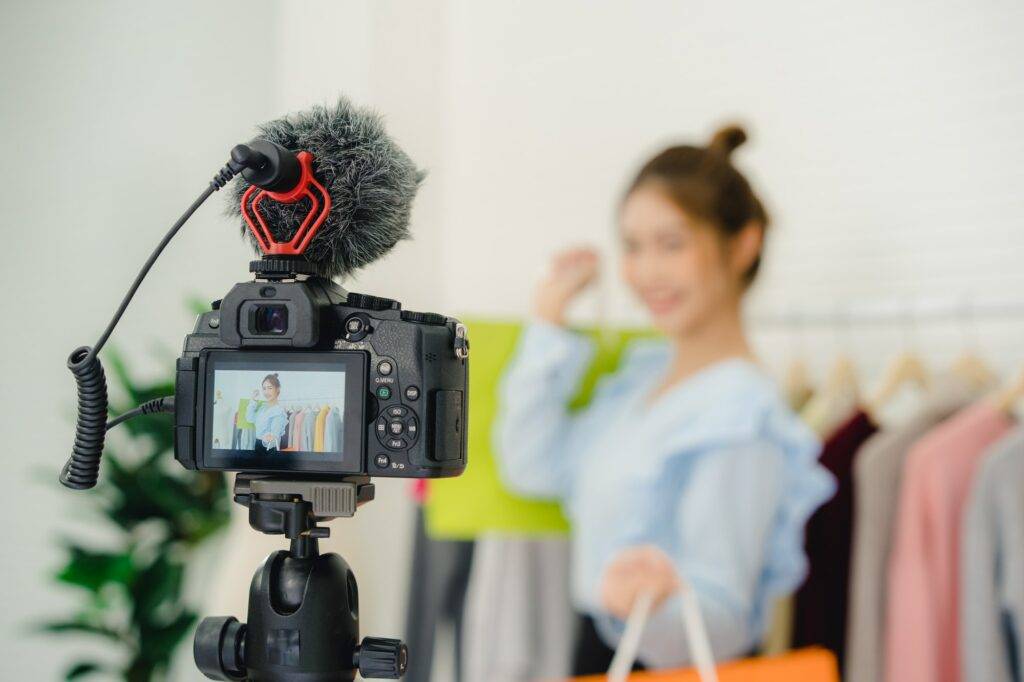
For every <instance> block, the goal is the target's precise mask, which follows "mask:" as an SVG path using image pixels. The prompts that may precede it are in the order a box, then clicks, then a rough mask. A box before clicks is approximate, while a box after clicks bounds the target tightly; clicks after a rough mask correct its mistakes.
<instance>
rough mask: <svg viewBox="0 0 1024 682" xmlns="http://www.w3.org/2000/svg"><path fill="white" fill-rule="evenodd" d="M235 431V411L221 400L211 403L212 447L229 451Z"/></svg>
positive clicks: (226, 402)
mask: <svg viewBox="0 0 1024 682" xmlns="http://www.w3.org/2000/svg"><path fill="white" fill-rule="evenodd" d="M234 431H235V410H234V409H233V406H232V405H229V404H228V401H226V400H224V399H223V398H221V399H220V400H215V401H214V403H213V447H215V448H224V449H225V450H226V449H229V448H230V447H231V437H232V436H233V435H234Z"/></svg>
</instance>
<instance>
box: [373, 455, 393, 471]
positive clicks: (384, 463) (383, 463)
mask: <svg viewBox="0 0 1024 682" xmlns="http://www.w3.org/2000/svg"><path fill="white" fill-rule="evenodd" d="M373 463H374V464H376V465H377V468H378V469H387V468H388V465H389V464H391V458H390V457H388V456H387V455H385V454H384V453H383V452H382V453H381V454H379V455H377V457H376V458H375V459H374V460H373Z"/></svg>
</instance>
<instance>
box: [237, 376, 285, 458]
mask: <svg viewBox="0 0 1024 682" xmlns="http://www.w3.org/2000/svg"><path fill="white" fill-rule="evenodd" d="M261 388H262V393H263V398H264V401H263V402H260V401H259V397H260V391H253V392H252V400H250V401H249V405H248V407H246V410H245V418H246V419H248V420H249V421H251V422H252V423H253V424H255V425H256V444H255V446H254V449H255V450H256V452H257V453H259V454H265V453H267V452H276V451H278V450H279V449H280V447H281V437H282V436H283V435H284V430H285V427H286V426H287V424H288V414H287V413H286V412H285V410H284V408H283V407H281V405H279V404H278V402H277V401H278V398H279V397H280V395H281V380H280V379H278V378H277V374H268V375H267V376H265V377H263V382H262V384H261Z"/></svg>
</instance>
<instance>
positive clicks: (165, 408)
mask: <svg viewBox="0 0 1024 682" xmlns="http://www.w3.org/2000/svg"><path fill="white" fill-rule="evenodd" d="M247 152H249V149H248V148H247V147H245V145H239V146H237V147H235V149H233V150H232V154H231V156H232V160H231V161H229V162H228V163H227V164H226V165H225V166H224V167H223V168H222V169H220V170H219V171H218V172H217V174H216V175H215V176H214V178H213V180H211V181H210V184H209V185H208V186H207V187H206V189H205V190H203V193H202V194H200V195H199V197H198V198H197V199H196V200H195V201H193V202H192V205H191V206H189V207H188V209H187V210H186V211H185V212H184V213H183V214H182V215H181V217H180V218H178V220H177V222H175V223H174V225H172V226H171V229H169V230H168V231H167V234H165V235H164V238H163V239H161V240H160V243H159V244H157V246H156V248H155V249H154V250H153V253H151V254H150V256H149V258H148V259H147V260H146V262H145V263H144V264H143V266H142V269H141V270H139V274H138V275H136V276H135V281H134V282H132V285H131V287H129V288H128V293H126V294H125V296H124V298H123V299H122V300H121V305H120V306H119V307H118V308H117V311H116V312H115V313H114V316H113V318H111V320H110V324H108V325H107V328H106V329H105V330H104V331H103V334H101V335H100V338H99V340H98V341H96V343H95V344H93V345H92V346H80V347H78V348H76V349H75V350H73V351H71V355H69V356H68V369H70V370H71V374H72V375H74V377H75V383H76V384H77V385H78V418H77V420H76V423H75V444H74V446H73V447H72V450H71V457H70V458H69V459H68V461H67V463H66V464H65V465H64V468H63V469H62V470H61V472H60V482H61V483H63V484H64V485H65V486H67V487H68V488H74V489H76V490H86V489H88V488H92V487H93V486H95V485H96V481H97V479H98V478H99V470H100V458H101V457H102V455H103V443H104V440H105V439H106V434H107V431H108V430H109V429H111V428H113V427H115V426H117V425H118V424H120V423H121V422H124V421H127V420H128V419H131V418H132V417H137V416H139V415H142V414H151V413H153V412H173V411H174V397H173V396H167V397H164V398H157V399H155V400H150V401H148V402H146V403H143V404H142V405H140V406H139V407H137V408H135V409H134V410H130V411H128V412H125V413H124V414H122V415H120V416H119V417H117V418H116V419H113V420H111V421H107V412H108V409H109V402H108V399H107V378H106V375H105V374H104V372H103V365H102V363H100V359H99V352H100V350H101V349H102V348H103V346H104V345H105V344H106V343H107V340H108V339H109V338H110V335H111V333H112V332H113V331H114V327H116V326H117V323H118V322H119V321H120V320H121V316H122V315H124V311H125V310H126V309H127V308H128V304H129V303H130V302H131V300H132V297H133V296H135V292H136V291H138V289H139V286H140V285H141V284H142V280H143V279H145V278H146V275H148V274H149V271H150V269H151V268H152V267H153V264H154V263H155V262H156V259H157V258H159V257H160V254H161V253H162V252H163V250H164V248H166V247H167V244H168V243H169V242H170V241H171V239H173V238H174V235H176V234H177V233H178V230H180V229H181V227H182V225H184V224H185V222H186V221H188V219H189V218H191V217H192V214H193V213H195V212H196V211H197V210H198V209H199V207H200V206H202V205H203V202H205V201H206V200H207V199H209V198H210V195H212V194H213V193H214V192H216V191H217V190H219V189H221V188H222V187H224V186H225V185H226V184H227V183H228V182H230V181H231V179H232V178H234V177H235V175H237V174H238V173H240V172H241V171H242V170H244V169H246V168H250V167H258V166H259V165H260V164H261V163H263V162H264V161H265V158H261V157H260V156H259V155H253V154H251V153H248V154H247Z"/></svg>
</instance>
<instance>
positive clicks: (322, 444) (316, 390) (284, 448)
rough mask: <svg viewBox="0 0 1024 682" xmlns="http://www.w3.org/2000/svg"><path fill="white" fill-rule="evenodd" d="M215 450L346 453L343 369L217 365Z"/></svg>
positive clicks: (260, 454) (268, 453) (257, 454)
mask: <svg viewBox="0 0 1024 682" xmlns="http://www.w3.org/2000/svg"><path fill="white" fill-rule="evenodd" d="M213 396H214V398H213V428H212V431H211V435H210V439H211V440H210V443H209V445H210V448H211V449H212V450H231V451H234V452H235V453H238V452H239V451H243V453H242V454H244V453H245V452H251V453H252V454H253V456H255V457H259V458H261V459H262V458H267V457H274V456H279V457H293V456H295V455H322V456H324V457H325V458H327V457H329V458H331V459H341V458H342V457H343V456H344V453H345V371H344V370H342V371H322V370H320V371H294V370H287V371H286V370H280V371H273V370H250V369H219V368H218V369H217V370H216V371H215V372H214V373H213Z"/></svg>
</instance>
